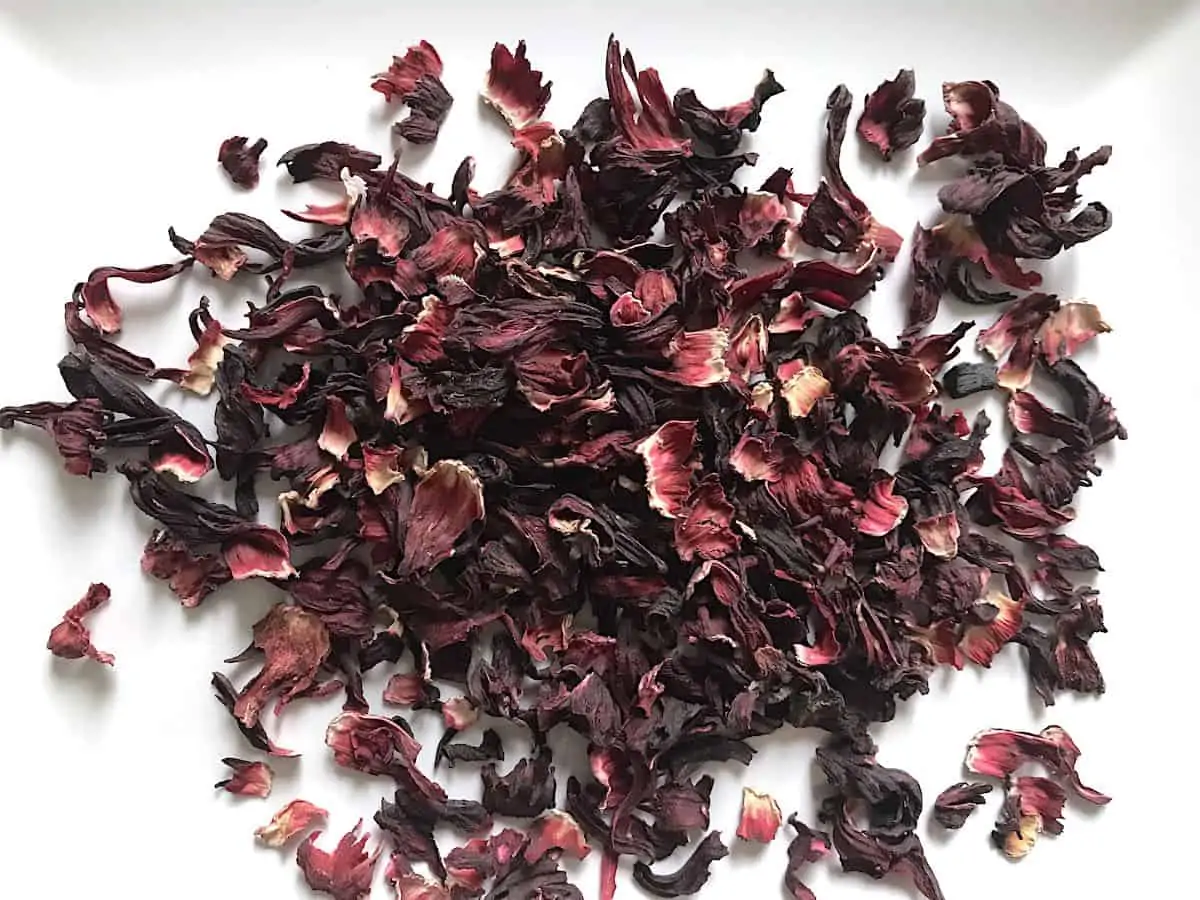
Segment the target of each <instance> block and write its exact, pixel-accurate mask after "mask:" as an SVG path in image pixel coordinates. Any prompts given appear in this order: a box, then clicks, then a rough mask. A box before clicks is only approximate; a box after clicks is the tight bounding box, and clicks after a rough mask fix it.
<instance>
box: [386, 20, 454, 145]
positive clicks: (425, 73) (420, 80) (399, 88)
mask: <svg viewBox="0 0 1200 900" xmlns="http://www.w3.org/2000/svg"><path fill="white" fill-rule="evenodd" d="M371 87H372V88H374V89H375V90H377V91H379V93H381V94H383V96H384V98H385V99H386V100H387V101H388V102H389V103H390V102H392V101H393V100H396V99H399V100H400V101H401V102H403V103H405V104H407V105H408V108H409V110H410V112H409V115H408V116H407V117H406V118H405V119H403V120H401V121H400V122H398V123H397V124H396V126H395V127H396V131H397V133H398V134H399V135H400V136H401V137H403V138H405V139H406V140H409V141H412V142H413V143H414V144H427V143H429V142H430V141H432V140H433V139H434V138H436V137H437V133H438V129H439V127H440V125H441V121H442V119H444V118H445V117H446V113H447V112H449V110H450V104H451V103H453V102H454V101H453V99H452V98H451V96H450V94H449V92H448V91H447V90H446V88H445V86H444V85H443V84H442V59H441V57H440V56H438V52H437V51H436V50H435V49H433V45H432V44H430V43H429V42H428V41H421V43H419V44H413V45H412V46H411V47H409V48H408V50H407V51H406V52H405V54H404V56H402V57H401V56H395V57H392V64H391V65H390V66H389V67H388V70H387V71H386V72H382V73H380V74H379V75H376V76H375V80H374V81H373V82H372V83H371Z"/></svg>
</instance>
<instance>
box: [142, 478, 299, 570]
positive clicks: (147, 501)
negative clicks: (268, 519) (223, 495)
mask: <svg viewBox="0 0 1200 900" xmlns="http://www.w3.org/2000/svg"><path fill="white" fill-rule="evenodd" d="M118 468H119V470H120V471H121V473H122V474H123V475H124V476H125V477H126V478H127V479H129V491H130V495H131V496H132V497H133V502H134V505H135V506H137V507H138V509H140V510H141V511H142V512H144V513H145V514H146V515H148V516H150V517H151V518H154V519H157V520H158V521H159V523H161V524H162V525H163V526H165V527H166V528H167V529H168V530H169V531H170V532H171V533H172V534H174V535H175V536H176V537H177V538H178V539H179V540H180V541H182V542H183V544H184V545H185V546H186V547H187V548H188V550H189V551H191V552H192V553H193V554H195V553H196V551H197V548H198V547H201V546H205V545H210V546H211V545H215V546H219V547H220V548H221V554H222V556H223V557H224V560H225V564H226V565H227V566H228V567H229V573H230V576H231V577H232V578H233V579H234V580H235V581H236V580H241V579H245V578H253V577H255V576H260V577H264V578H288V577H290V576H292V575H295V574H296V570H295V569H294V568H292V564H291V559H290V555H291V553H290V547H289V546H288V542H287V538H285V537H284V536H283V535H282V534H280V533H279V532H278V531H276V530H275V529H274V528H269V527H267V526H266V525H259V524H257V523H254V522H249V521H247V520H246V519H244V518H243V517H242V516H240V515H238V513H237V512H236V511H235V510H232V509H230V508H229V507H227V506H222V505H221V504H219V503H211V502H209V501H207V500H203V499H201V498H200V497H196V496H193V495H191V494H186V493H184V492H183V491H180V490H179V489H178V488H173V487H171V486H169V485H168V484H167V483H166V481H165V480H164V479H163V478H162V476H161V475H159V474H158V473H156V472H152V471H150V470H149V469H148V468H146V467H145V466H143V465H135V464H132V463H123V464H122V465H121V466H119V467H118Z"/></svg>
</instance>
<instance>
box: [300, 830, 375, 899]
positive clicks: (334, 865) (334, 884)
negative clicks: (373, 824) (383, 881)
mask: <svg viewBox="0 0 1200 900" xmlns="http://www.w3.org/2000/svg"><path fill="white" fill-rule="evenodd" d="M361 828H362V822H361V821H359V823H358V824H357V825H356V826H354V829H353V830H352V831H350V832H349V833H347V834H345V835H343V836H342V839H341V840H340V841H338V844H337V847H336V848H334V851H333V852H332V853H329V852H327V851H325V850H322V849H321V848H319V847H317V846H316V842H317V839H318V838H319V837H320V836H321V832H319V831H314V832H313V833H312V834H310V835H309V836H308V837H307V838H305V840H304V843H302V844H301V845H300V846H299V848H297V850H296V863H297V864H298V865H299V866H300V871H301V872H303V873H304V880H305V881H306V882H307V883H308V886H309V887H310V888H312V889H313V890H314V891H320V892H321V893H323V894H329V895H330V896H331V897H333V898H335V900H362V898H363V897H366V896H367V895H368V894H370V893H371V875H372V873H373V872H374V871H375V861H376V860H377V859H378V858H379V848H378V847H376V848H375V850H374V851H373V852H372V853H370V854H368V853H367V852H366V847H367V841H368V839H369V836H368V835H365V834H364V835H362V836H361V837H360V836H359V830H360V829H361Z"/></svg>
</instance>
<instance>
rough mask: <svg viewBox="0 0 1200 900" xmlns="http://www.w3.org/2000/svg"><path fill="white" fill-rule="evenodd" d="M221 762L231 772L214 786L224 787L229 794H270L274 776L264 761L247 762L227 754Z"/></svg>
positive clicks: (254, 795)
mask: <svg viewBox="0 0 1200 900" xmlns="http://www.w3.org/2000/svg"><path fill="white" fill-rule="evenodd" d="M221 762H223V763H225V765H227V766H229V768H231V769H233V774H232V775H231V776H230V777H228V778H226V779H224V780H223V781H218V782H217V783H216V784H215V785H213V787H214V788H224V789H225V790H227V791H228V792H229V793H231V794H239V795H241V796H244V797H266V796H269V795H270V793H271V782H272V781H273V780H274V777H275V776H274V773H273V772H272V771H271V767H270V766H268V765H267V764H266V763H264V762H248V761H247V760H244V759H237V758H236V757H233V756H227V757H225V758H224V759H223V760H221Z"/></svg>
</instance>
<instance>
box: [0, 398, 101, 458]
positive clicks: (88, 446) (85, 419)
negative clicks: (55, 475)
mask: <svg viewBox="0 0 1200 900" xmlns="http://www.w3.org/2000/svg"><path fill="white" fill-rule="evenodd" d="M111 421H112V414H111V413H108V412H105V410H104V408H103V406H102V405H101V403H100V401H99V400H97V399H95V398H88V399H85V400H78V401H76V402H74V403H30V404H28V405H26V406H6V407H4V408H3V409H0V428H3V429H9V428H12V427H13V425H14V424H16V423H17V422H21V423H23V424H25V425H35V426H37V427H38V428H41V429H43V430H44V431H45V432H46V433H47V434H49V435H50V436H51V437H52V438H53V439H54V445H55V447H57V448H58V454H59V456H61V457H62V459H63V468H64V469H66V470H67V471H68V472H70V473H71V474H72V475H86V476H87V477H89V478H90V477H91V476H92V474H93V473H95V472H106V471H108V464H107V463H106V462H105V461H104V460H103V459H101V458H100V455H99V453H100V451H101V450H102V449H103V447H104V427H105V426H106V425H108V424H109V423H111Z"/></svg>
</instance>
